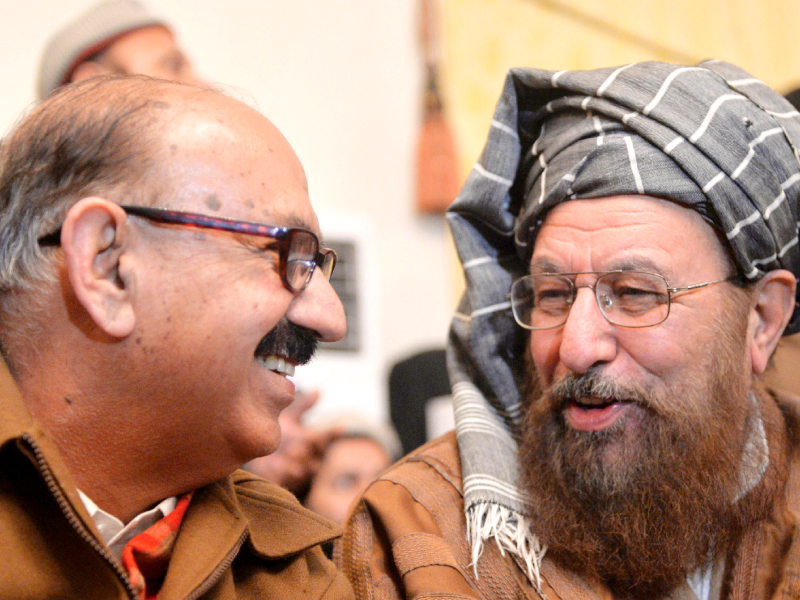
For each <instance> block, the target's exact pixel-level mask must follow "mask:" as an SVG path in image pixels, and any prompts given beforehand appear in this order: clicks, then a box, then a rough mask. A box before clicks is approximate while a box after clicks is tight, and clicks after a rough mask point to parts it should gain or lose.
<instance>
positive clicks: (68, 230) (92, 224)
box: [61, 197, 135, 338]
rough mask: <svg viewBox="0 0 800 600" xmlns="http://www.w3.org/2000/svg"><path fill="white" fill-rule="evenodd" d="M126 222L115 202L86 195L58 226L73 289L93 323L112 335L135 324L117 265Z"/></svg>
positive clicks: (123, 245) (122, 271) (126, 331)
mask: <svg viewBox="0 0 800 600" xmlns="http://www.w3.org/2000/svg"><path fill="white" fill-rule="evenodd" d="M126 221H127V215H126V214H125V211H124V210H123V209H122V208H120V206H119V205H118V204H115V203H113V202H109V201H108V200H104V199H102V198H95V197H91V198H83V199H82V200H80V201H78V202H77V203H76V204H75V205H74V206H72V208H70V209H69V212H67V216H66V218H65V219H64V224H63V225H62V227H61V247H62V249H63V250H64V256H65V262H66V267H67V275H68V277H69V282H70V285H71V286H72V290H73V293H74V294H75V297H76V298H77V299H78V301H79V302H80V303H81V305H82V306H83V308H84V309H85V310H86V312H87V313H88V314H89V316H90V317H91V318H92V320H93V321H94V322H95V323H96V324H97V326H98V327H100V328H101V329H102V330H103V331H105V332H106V333H107V334H108V335H110V336H113V337H116V338H123V337H126V336H128V335H130V333H131V332H132V331H133V326H134V324H135V314H134V310H133V304H132V302H131V294H130V291H131V285H130V284H131V281H130V274H129V273H127V272H126V271H125V269H123V268H121V267H120V265H121V258H123V257H124V255H125V252H126V250H127V244H126V242H127V238H126V235H125V227H124V225H125V223H126Z"/></svg>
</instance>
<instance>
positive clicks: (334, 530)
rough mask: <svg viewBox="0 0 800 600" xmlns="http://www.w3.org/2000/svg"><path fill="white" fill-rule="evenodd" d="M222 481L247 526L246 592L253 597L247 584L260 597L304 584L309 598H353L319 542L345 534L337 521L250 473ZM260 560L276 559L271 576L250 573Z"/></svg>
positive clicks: (241, 583)
mask: <svg viewBox="0 0 800 600" xmlns="http://www.w3.org/2000/svg"><path fill="white" fill-rule="evenodd" d="M221 483H224V485H225V486H226V487H227V488H228V490H229V491H231V492H232V494H231V496H232V498H230V499H231V500H232V501H233V502H232V504H233V508H234V510H235V511H236V512H237V513H238V514H239V515H240V516H241V517H243V519H244V521H245V527H246V529H247V534H248V535H247V543H246V545H245V547H244V548H243V551H244V552H245V555H247V556H248V558H247V559H246V560H245V562H244V564H245V565H246V570H245V571H244V572H243V573H240V574H239V575H238V576H237V577H238V579H239V583H238V584H237V585H239V586H240V587H241V588H242V595H243V596H244V597H249V596H248V595H247V593H245V588H247V589H250V588H252V590H254V593H255V591H257V594H256V595H257V596H259V597H285V594H286V593H287V592H291V593H294V591H295V590H297V589H302V590H304V593H305V594H306V597H308V598H325V599H326V600H327V599H330V600H333V599H339V598H341V599H348V600H349V599H350V598H352V590H351V589H350V585H349V583H348V582H347V580H346V579H345V578H344V576H343V575H342V574H341V573H340V572H338V570H337V569H336V568H335V567H334V565H333V563H332V562H331V561H330V560H329V559H328V558H327V557H326V556H325V555H324V553H323V552H322V549H321V547H320V545H321V544H323V543H325V542H329V541H332V540H334V539H335V538H337V537H339V536H340V535H341V529H340V528H339V527H338V526H337V525H335V524H334V523H332V522H330V521H328V520H327V519H325V518H323V517H321V516H319V515H317V514H316V513H313V512H311V511H310V510H308V509H306V508H304V507H303V506H302V505H301V504H300V502H298V500H297V498H295V497H294V495H293V494H291V493H290V492H288V491H286V490H284V489H283V488H281V487H279V486H277V485H275V484H274V483H271V482H268V481H265V480H263V479H261V478H259V477H257V476H255V475H252V474H251V473H247V472H245V471H241V470H239V471H236V472H234V473H233V474H232V475H230V476H229V477H228V478H227V480H226V481H225V482H221ZM253 559H255V560H256V562H253ZM261 561H267V562H272V563H273V565H274V566H271V567H269V568H268V571H269V575H268V576H267V575H266V574H262V575H261V576H252V577H251V575H252V573H251V569H252V568H253V565H255V564H257V563H258V562H261ZM274 561H277V562H274ZM278 565H280V566H278ZM234 568H236V564H234ZM256 595H254V597H255V596H256Z"/></svg>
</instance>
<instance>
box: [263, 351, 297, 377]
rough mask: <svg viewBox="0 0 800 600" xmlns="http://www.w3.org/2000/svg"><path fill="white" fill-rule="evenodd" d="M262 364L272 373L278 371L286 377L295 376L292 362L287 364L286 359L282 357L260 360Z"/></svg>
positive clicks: (273, 356) (269, 357)
mask: <svg viewBox="0 0 800 600" xmlns="http://www.w3.org/2000/svg"><path fill="white" fill-rule="evenodd" d="M259 360H260V361H261V364H262V365H264V366H265V367H267V368H268V369H269V370H270V371H276V372H277V373H283V374H284V375H288V376H289V377H291V376H292V375H294V365H293V364H292V363H290V362H286V360H285V359H283V358H281V357H280V356H275V355H272V356H268V357H267V358H266V359H259Z"/></svg>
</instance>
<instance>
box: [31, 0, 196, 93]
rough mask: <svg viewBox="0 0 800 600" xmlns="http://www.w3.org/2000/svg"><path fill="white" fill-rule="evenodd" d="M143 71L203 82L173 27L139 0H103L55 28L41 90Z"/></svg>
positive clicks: (43, 63)
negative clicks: (176, 37)
mask: <svg viewBox="0 0 800 600" xmlns="http://www.w3.org/2000/svg"><path fill="white" fill-rule="evenodd" d="M109 74H139V75H148V76H150V77H156V78H159V79H167V80H170V81H180V82H182V83H202V81H201V80H200V79H198V78H197V76H196V74H195V73H194V70H193V67H192V64H191V62H190V61H189V59H188V58H187V56H186V54H185V53H184V52H183V50H182V49H181V48H180V47H179V46H178V44H177V42H176V40H175V35H174V33H173V31H172V29H171V27H170V26H169V25H168V24H167V23H166V22H165V21H164V20H163V19H161V18H159V17H158V16H156V15H154V14H153V13H151V12H150V10H149V9H148V8H147V7H145V6H144V5H143V4H141V3H140V2H138V0H104V1H102V2H99V3H97V4H95V5H93V6H91V7H90V8H89V9H87V10H86V11H85V12H83V13H82V14H80V15H79V16H78V17H76V18H75V19H73V20H72V21H71V22H69V23H68V24H67V25H65V26H64V27H63V28H62V29H60V30H59V31H58V32H56V33H55V34H54V35H53V37H52V38H51V39H50V41H49V42H48V44H47V47H46V48H45V50H44V52H43V54H42V57H41V60H40V65H39V77H38V83H37V93H38V96H39V98H43V97H44V96H46V95H47V94H49V93H50V92H52V91H53V90H54V89H56V88H57V87H59V86H61V85H64V84H66V83H70V82H73V81H81V80H83V79H88V78H90V77H94V76H96V75H109Z"/></svg>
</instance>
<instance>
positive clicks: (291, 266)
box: [286, 231, 319, 292]
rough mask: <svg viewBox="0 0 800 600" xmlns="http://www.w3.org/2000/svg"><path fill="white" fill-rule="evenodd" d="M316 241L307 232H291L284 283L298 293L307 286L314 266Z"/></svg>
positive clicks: (316, 248)
mask: <svg viewBox="0 0 800 600" xmlns="http://www.w3.org/2000/svg"><path fill="white" fill-rule="evenodd" d="M318 249H319V247H318V244H317V239H316V237H314V235H313V234H311V233H309V232H307V231H293V232H292V234H291V238H290V239H289V249H288V251H287V253H286V283H287V284H288V285H289V287H290V288H291V289H292V290H294V291H296V292H299V291H300V290H302V289H304V288H305V287H306V285H307V284H308V281H309V279H310V278H311V275H312V273H313V269H314V266H315V264H316V257H317V250H318Z"/></svg>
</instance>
